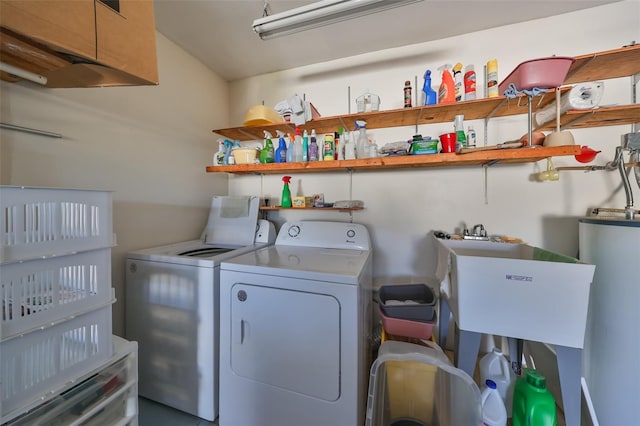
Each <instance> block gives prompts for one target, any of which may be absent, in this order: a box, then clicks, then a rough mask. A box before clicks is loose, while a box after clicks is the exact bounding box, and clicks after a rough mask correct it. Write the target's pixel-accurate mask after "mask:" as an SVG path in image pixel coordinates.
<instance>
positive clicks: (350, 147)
mask: <svg viewBox="0 0 640 426" xmlns="http://www.w3.org/2000/svg"><path fill="white" fill-rule="evenodd" d="M347 133H348V134H349V136H348V137H347V141H346V142H345V144H344V159H345V160H355V159H356V132H347Z"/></svg>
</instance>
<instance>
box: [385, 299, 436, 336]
mask: <svg viewBox="0 0 640 426" xmlns="http://www.w3.org/2000/svg"><path fill="white" fill-rule="evenodd" d="M378 313H379V314H380V318H381V319H382V327H383V328H384V331H386V332H387V333H388V334H393V335H396V336H403V337H413V338H415V339H425V340H428V339H430V338H431V335H432V334H433V327H434V326H435V325H436V323H437V320H436V316H435V313H434V317H433V321H432V322H424V321H410V320H405V319H400V318H393V317H388V316H386V315H385V314H384V312H382V309H381V307H380V305H378Z"/></svg>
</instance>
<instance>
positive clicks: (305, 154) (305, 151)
mask: <svg viewBox="0 0 640 426" xmlns="http://www.w3.org/2000/svg"><path fill="white" fill-rule="evenodd" d="M302 161H304V162H305V163H306V162H308V161H309V133H307V130H306V129H305V131H304V134H303V136H302Z"/></svg>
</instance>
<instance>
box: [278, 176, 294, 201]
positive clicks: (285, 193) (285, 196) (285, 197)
mask: <svg viewBox="0 0 640 426" xmlns="http://www.w3.org/2000/svg"><path fill="white" fill-rule="evenodd" d="M282 182H284V186H283V187H282V200H281V201H280V207H291V189H289V184H290V183H291V176H283V177H282Z"/></svg>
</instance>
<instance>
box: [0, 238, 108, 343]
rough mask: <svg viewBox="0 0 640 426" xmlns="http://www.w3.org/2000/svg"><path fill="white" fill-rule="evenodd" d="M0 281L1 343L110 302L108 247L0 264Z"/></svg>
mask: <svg viewBox="0 0 640 426" xmlns="http://www.w3.org/2000/svg"><path fill="white" fill-rule="evenodd" d="M0 282H1V286H0V297H1V303H2V323H1V325H2V327H1V332H0V340H6V339H8V338H11V337H15V336H17V335H19V334H24V333H27V332H30V331H33V330H36V329H38V328H41V327H48V326H51V325H53V324H55V323H57V322H60V321H62V320H64V319H67V318H69V317H71V316H77V315H79V314H83V313H86V312H89V311H90V310H93V309H97V308H99V307H100V306H103V305H104V304H106V303H109V302H110V301H111V300H113V298H114V293H113V289H112V287H111V249H110V248H104V249H98V250H90V251H86V252H82V253H77V254H72V255H68V256H58V257H50V258H46V259H40V260H29V261H24V262H13V263H5V264H1V265H0Z"/></svg>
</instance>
